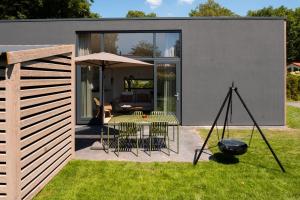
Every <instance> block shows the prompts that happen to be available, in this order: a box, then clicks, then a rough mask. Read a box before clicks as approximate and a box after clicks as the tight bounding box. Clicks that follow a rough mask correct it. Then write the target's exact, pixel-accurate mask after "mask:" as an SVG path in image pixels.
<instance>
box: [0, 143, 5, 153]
mask: <svg viewBox="0 0 300 200" xmlns="http://www.w3.org/2000/svg"><path fill="white" fill-rule="evenodd" d="M0 151H6V143H0ZM0 155H1V154H0Z"/></svg>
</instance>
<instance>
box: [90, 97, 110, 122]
mask: <svg viewBox="0 0 300 200" xmlns="http://www.w3.org/2000/svg"><path fill="white" fill-rule="evenodd" d="M93 100H94V103H95V105H96V108H97V113H96V118H99V117H100V115H101V112H100V111H101V110H100V106H101V102H100V100H99V99H98V98H96V97H94V98H93ZM111 111H112V106H111V105H110V104H105V105H104V115H105V117H106V116H107V117H111Z"/></svg>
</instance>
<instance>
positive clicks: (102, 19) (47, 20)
mask: <svg viewBox="0 0 300 200" xmlns="http://www.w3.org/2000/svg"><path fill="white" fill-rule="evenodd" d="M143 20H153V21H157V20H286V18H285V17H144V18H62V19H16V20H0V23H11V22H57V21H99V22H101V21H143Z"/></svg>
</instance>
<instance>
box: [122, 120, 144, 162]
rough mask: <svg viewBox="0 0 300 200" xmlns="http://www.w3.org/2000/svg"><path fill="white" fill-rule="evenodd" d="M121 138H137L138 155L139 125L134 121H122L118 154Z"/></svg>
mask: <svg viewBox="0 0 300 200" xmlns="http://www.w3.org/2000/svg"><path fill="white" fill-rule="evenodd" d="M120 139H125V140H126V141H129V140H130V139H136V156H138V150H139V138H138V129H137V125H136V123H134V122H121V123H120V125H119V135H118V146H117V151H118V156H119V155H120Z"/></svg>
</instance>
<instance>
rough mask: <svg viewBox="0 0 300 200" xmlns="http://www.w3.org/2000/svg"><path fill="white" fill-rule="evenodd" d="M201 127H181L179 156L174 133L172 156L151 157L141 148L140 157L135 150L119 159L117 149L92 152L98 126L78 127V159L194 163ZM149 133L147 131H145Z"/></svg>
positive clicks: (204, 157)
mask: <svg viewBox="0 0 300 200" xmlns="http://www.w3.org/2000/svg"><path fill="white" fill-rule="evenodd" d="M198 128H199V127H192V126H183V127H180V139H179V141H180V142H179V144H180V145H179V149H180V152H179V154H177V153H176V144H177V143H176V133H175V140H174V141H173V140H172V139H173V136H172V132H171V133H169V135H170V140H171V141H170V149H171V151H170V156H169V155H167V154H166V153H164V152H167V151H166V149H164V148H163V149H162V150H163V151H164V152H162V151H151V156H150V155H149V152H148V151H146V152H145V150H144V149H143V148H140V149H139V152H138V156H136V155H135V154H134V153H136V149H135V148H133V149H132V151H120V156H119V157H118V156H117V154H116V153H115V149H114V148H111V149H109V153H107V152H105V151H104V150H92V149H91V146H92V145H93V143H94V142H95V141H97V140H99V138H100V136H99V127H96V126H91V127H89V126H78V127H77V128H76V141H75V146H76V159H84V160H114V161H133V162H192V161H193V157H194V152H195V149H196V148H199V147H200V145H201V144H202V143H203V141H202V139H201V138H200V136H199V135H198V132H197V130H198ZM145 132H146V133H147V130H145ZM209 156H210V153H209V154H208V153H204V154H203V155H202V156H201V160H206V161H207V160H208V157H209Z"/></svg>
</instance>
